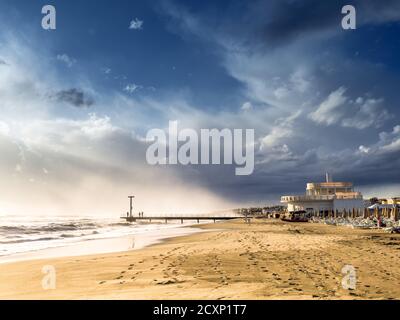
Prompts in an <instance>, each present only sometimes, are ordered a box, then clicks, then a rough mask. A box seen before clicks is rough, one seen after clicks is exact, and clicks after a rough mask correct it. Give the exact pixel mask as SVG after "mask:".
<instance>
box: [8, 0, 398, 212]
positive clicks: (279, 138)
mask: <svg viewBox="0 0 400 320" xmlns="http://www.w3.org/2000/svg"><path fill="white" fill-rule="evenodd" d="M50 2H51V4H53V5H54V6H55V8H56V10H57V29H56V30H53V31H49V30H44V29H42V27H41V20H42V17H43V15H42V14H41V9H42V6H43V5H45V4H49V3H50ZM350 2H351V4H353V5H354V6H355V7H356V9H357V29H356V30H347V31H345V30H343V29H342V28H341V19H342V17H343V15H342V14H341V8H342V6H343V5H345V4H349V3H350ZM399 22H400V2H399V1H396V0H392V1H391V0H387V1H378V0H375V1H373V0H363V1H361V0H360V1H329V2H328V1H319V0H308V1H307V0H279V1H278V0H270V1H173V0H171V1H127V0H119V1H118V2H115V1H114V2H112V1H106V0H102V1H98V0H97V1H94V0H87V1H75V0H69V1H66V0H64V1H61V0H58V1H33V0H32V1H15V0H13V1H11V0H0V155H1V157H0V213H24V214H54V215H55V214H100V213H101V214H108V215H118V214H120V213H121V212H123V211H124V210H125V211H126V207H127V198H126V197H127V195H128V194H135V195H136V197H137V198H136V200H135V204H136V207H135V209H137V210H143V211H145V212H159V211H161V212H177V211H180V212H199V211H208V210H214V209H215V210H217V209H223V208H233V207H237V206H243V205H251V204H268V203H273V202H277V201H279V197H280V195H282V194H291V193H303V192H304V189H305V184H306V182H307V181H320V180H322V179H323V176H324V173H325V172H326V171H329V172H330V173H332V175H333V177H334V179H335V180H346V181H353V182H354V183H355V184H356V185H357V187H358V189H359V190H361V191H363V192H364V194H365V195H366V196H372V195H382V196H383V195H388V196H394V195H397V196H399V195H400V189H399V186H400V183H399V181H400V170H399V168H400V160H399V155H400V121H399V113H400V109H399V108H400V106H399V101H400V99H399V96H400V90H399V84H400V59H399V52H400V24H399ZM170 120H177V121H178V123H179V127H180V128H194V129H197V130H198V129H200V128H210V129H212V128H219V129H222V128H231V129H239V128H242V129H246V128H248V129H254V130H255V136H256V141H255V150H256V151H255V152H256V153H255V154H256V166H255V171H254V173H253V174H252V175H250V176H241V177H240V176H235V171H234V167H233V166H205V165H199V166H180V165H178V166H158V167H154V166H149V165H148V164H147V162H146V158H145V154H146V149H147V147H148V146H149V142H148V141H146V139H145V137H146V133H147V132H148V130H150V129H153V128H167V127H168V122H169V121H170Z"/></svg>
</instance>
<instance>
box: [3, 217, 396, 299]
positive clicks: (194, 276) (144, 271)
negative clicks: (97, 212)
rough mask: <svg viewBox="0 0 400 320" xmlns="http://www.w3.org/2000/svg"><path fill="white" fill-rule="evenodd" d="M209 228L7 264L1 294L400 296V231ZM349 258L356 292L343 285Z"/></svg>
mask: <svg viewBox="0 0 400 320" xmlns="http://www.w3.org/2000/svg"><path fill="white" fill-rule="evenodd" d="M201 228H203V229H205V230H207V231H208V232H203V233H197V234H191V235H188V236H183V237H176V238H171V239H167V240H165V241H164V242H162V243H160V244H156V245H152V246H149V247H146V248H143V249H140V250H136V251H129V252H122V253H111V254H102V255H92V256H80V257H66V258H57V259H48V260H34V261H21V262H15V263H8V264H1V265H0V298H1V299H400V286H399V283H400V265H399V261H400V235H391V234H386V233H383V232H382V231H377V230H355V229H351V228H348V227H333V226H327V225H322V224H309V223H307V224H301V223H292V224H290V223H289V224H287V223H286V224H285V223H283V222H281V221H275V220H255V221H253V222H252V223H251V224H250V225H247V224H245V223H244V222H243V220H235V221H230V222H223V223H217V224H208V225H203V226H201ZM45 265H51V266H54V267H55V270H56V275H57V277H56V288H55V289H53V290H44V289H43V288H42V279H43V277H44V276H45V275H44V274H43V273H42V268H43V266H45ZM345 265H352V266H354V268H355V270H356V277H357V278H356V279H357V283H356V289H355V290H346V289H343V288H342V279H343V277H344V274H342V268H343V267H344V266H345Z"/></svg>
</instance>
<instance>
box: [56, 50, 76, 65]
mask: <svg viewBox="0 0 400 320" xmlns="http://www.w3.org/2000/svg"><path fill="white" fill-rule="evenodd" d="M57 60H58V61H61V62H63V63H65V64H66V65H67V66H68V67H69V68H71V67H72V66H73V65H74V64H75V63H76V59H74V58H71V57H70V56H68V55H67V54H66V53H63V54H58V55H57Z"/></svg>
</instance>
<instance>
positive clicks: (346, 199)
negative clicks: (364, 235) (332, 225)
mask: <svg viewBox="0 0 400 320" xmlns="http://www.w3.org/2000/svg"><path fill="white" fill-rule="evenodd" d="M281 202H282V203H285V204H287V207H288V211H289V212H292V211H300V210H305V211H313V212H321V213H323V212H329V211H336V210H338V211H339V212H342V211H343V210H344V209H345V210H346V211H349V210H353V209H356V210H357V209H364V199H363V196H362V194H361V193H360V192H356V191H354V187H353V184H352V183H351V182H333V181H331V178H330V177H329V174H326V182H319V183H307V190H306V194H305V195H301V196H283V197H281Z"/></svg>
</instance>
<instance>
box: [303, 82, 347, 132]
mask: <svg viewBox="0 0 400 320" xmlns="http://www.w3.org/2000/svg"><path fill="white" fill-rule="evenodd" d="M345 92H346V89H345V88H344V87H340V88H339V89H337V90H335V91H333V92H332V93H331V94H329V96H328V97H327V98H326V99H325V100H324V101H323V102H322V103H321V104H320V105H319V106H318V108H317V110H315V111H314V112H312V113H310V115H309V117H310V118H311V119H312V120H313V121H315V122H316V123H319V124H326V125H332V124H335V123H337V122H338V121H339V120H340V119H341V118H342V117H343V115H344V114H345V112H344V110H343V109H340V107H342V106H343V105H344V104H345V103H346V102H347V97H345V96H344V94H345Z"/></svg>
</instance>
